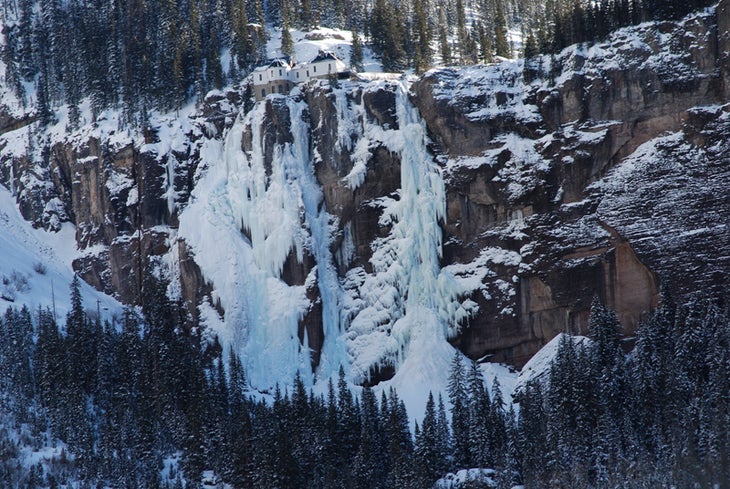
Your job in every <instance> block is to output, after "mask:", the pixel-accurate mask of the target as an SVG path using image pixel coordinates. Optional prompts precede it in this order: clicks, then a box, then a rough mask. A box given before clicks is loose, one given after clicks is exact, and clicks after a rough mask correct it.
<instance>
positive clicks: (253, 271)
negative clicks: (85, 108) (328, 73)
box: [224, 98, 345, 388]
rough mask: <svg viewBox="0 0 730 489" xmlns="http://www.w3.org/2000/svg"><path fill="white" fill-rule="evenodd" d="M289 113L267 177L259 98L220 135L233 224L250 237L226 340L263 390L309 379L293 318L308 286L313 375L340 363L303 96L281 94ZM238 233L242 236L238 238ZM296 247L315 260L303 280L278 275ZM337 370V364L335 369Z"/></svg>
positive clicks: (334, 285) (335, 291)
mask: <svg viewBox="0 0 730 489" xmlns="http://www.w3.org/2000/svg"><path fill="white" fill-rule="evenodd" d="M286 104H287V107H288V109H289V112H290V121H291V133H292V136H293V142H292V143H286V144H283V145H278V144H277V145H276V147H275V148H273V158H272V161H271V162H270V167H269V168H270V174H269V175H267V171H266V166H265V161H264V154H265V148H264V147H263V138H262V125H263V123H264V121H265V113H264V111H265V104H258V105H257V106H256V107H255V109H254V110H253V111H252V112H250V113H249V114H248V115H247V116H246V117H245V118H243V119H239V120H238V121H237V122H236V123H235V124H234V126H233V128H232V129H231V131H230V133H229V134H228V137H227V139H226V145H225V152H224V159H225V163H226V173H227V183H226V194H227V200H228V202H229V203H230V206H231V211H232V217H233V220H234V222H235V223H236V225H237V226H238V227H239V229H241V230H242V231H244V233H245V234H246V235H247V236H249V238H250V240H249V241H248V242H247V243H246V246H244V247H243V250H242V251H243V252H244V254H245V255H247V259H245V260H244V262H243V265H244V267H245V271H244V273H245V276H246V277H245V280H243V281H239V282H238V285H239V286H240V287H241V290H238V291H237V295H238V297H239V298H240V299H241V300H242V301H243V304H241V305H240V306H241V307H238V308H237V310H238V311H239V316H241V317H240V318H239V321H238V322H239V324H231V323H230V320H231V319H232V318H228V317H227V318H226V319H227V321H226V322H227V323H229V326H228V327H229V328H230V327H233V328H235V330H236V332H237V334H236V335H235V336H234V338H232V340H233V342H234V345H235V347H236V348H237V349H238V350H239V351H240V352H241V353H242V357H243V359H244V363H245V364H246V367H247V372H248V375H249V379H250V381H251V383H252V385H253V386H254V387H257V388H269V387H271V386H273V385H274V384H275V383H276V382H288V381H289V380H291V379H292V378H293V376H294V374H295V373H296V371H297V370H299V371H300V372H301V373H302V375H303V377H304V378H305V380H308V381H310V382H311V381H312V376H311V374H312V372H311V369H310V368H309V351H308V346H307V340H306V337H305V344H304V345H303V346H302V345H301V344H300V341H299V338H298V336H297V330H298V325H299V321H300V320H301V318H302V317H303V315H304V314H305V312H306V311H307V309H308V308H309V307H310V302H309V300H308V299H307V297H306V288H307V286H308V285H314V284H313V282H312V281H314V280H317V285H318V286H319V290H320V294H321V301H322V309H323V328H324V335H325V343H324V345H323V348H322V354H321V360H320V366H319V370H318V373H320V374H321V375H323V376H325V377H326V376H329V375H330V374H331V373H332V371H333V370H334V369H336V368H338V367H339V365H340V363H342V362H344V361H345V358H344V357H345V355H344V346H343V344H342V339H341V333H340V321H339V313H338V311H339V302H338V297H339V295H340V294H339V289H340V287H339V282H338V280H337V275H336V272H335V269H334V266H333V264H332V256H331V253H330V250H329V242H330V228H329V222H328V221H329V216H328V214H327V212H326V211H325V210H324V208H323V206H322V205H321V203H322V200H323V197H322V192H321V189H320V187H319V185H318V183H317V181H316V178H315V176H314V173H313V167H312V157H311V155H310V152H309V127H308V124H307V122H306V121H305V120H304V117H303V116H304V109H305V107H306V105H305V104H304V103H303V102H296V101H294V100H293V99H289V98H287V99H286ZM247 125H250V128H251V136H252V137H251V140H252V151H251V153H250V154H246V153H245V152H244V151H242V149H241V141H242V136H243V133H244V130H245V128H246V126H247ZM241 239H244V238H243V236H242V237H241ZM292 251H294V252H295V255H296V258H297V259H298V260H299V262H301V261H302V260H303V257H304V253H305V252H308V253H310V254H311V255H313V256H314V258H315V261H316V263H317V266H316V268H315V269H313V270H312V272H311V273H310V275H309V277H307V283H306V284H305V285H303V286H289V285H287V284H286V283H284V281H282V280H281V278H280V277H281V273H282V270H283V267H284V263H285V261H286V259H287V257H288V256H289V254H290V252H292ZM335 371H336V370H335Z"/></svg>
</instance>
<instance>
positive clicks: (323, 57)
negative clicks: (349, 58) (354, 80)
mask: <svg viewBox="0 0 730 489" xmlns="http://www.w3.org/2000/svg"><path fill="white" fill-rule="evenodd" d="M327 60H333V61H341V60H340V58H338V57H337V56H336V55H335V53H333V52H332V51H325V50H323V49H320V51H319V53H317V56H316V57H315V58H314V59H313V60H312V61H310V63H317V62H319V61H327Z"/></svg>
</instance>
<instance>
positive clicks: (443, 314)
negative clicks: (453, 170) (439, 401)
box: [346, 86, 471, 389]
mask: <svg viewBox="0 0 730 489" xmlns="http://www.w3.org/2000/svg"><path fill="white" fill-rule="evenodd" d="M397 118H398V126H399V127H398V129H394V130H388V131H385V133H384V134H383V142H384V144H385V145H386V146H387V147H388V149H390V150H391V151H393V152H394V153H397V154H398V155H399V156H400V160H401V188H400V191H399V196H398V198H382V199H379V204H380V205H381V206H382V208H383V214H382V215H381V218H380V224H381V225H383V226H387V225H390V226H391V232H390V233H389V235H388V236H387V237H385V238H382V239H378V240H376V241H375V242H374V243H373V245H372V247H373V256H372V259H371V263H372V265H373V272H372V273H371V274H366V273H365V272H364V270H363V269H356V270H352V271H351V272H350V273H348V277H347V281H346V288H347V290H348V292H350V291H353V290H354V291H355V292H354V293H352V292H350V296H349V297H348V301H347V304H346V305H347V312H348V317H347V319H349V329H348V335H347V338H348V349H349V353H350V360H351V362H352V367H353V368H352V374H353V378H354V379H355V380H356V381H357V380H362V379H364V378H367V377H368V376H369V375H370V373H371V372H372V369H373V368H377V367H379V366H382V365H384V364H385V365H388V364H389V365H391V366H393V367H395V368H396V370H397V374H396V378H395V379H394V381H393V382H394V383H395V384H396V385H399V384H401V383H400V382H399V380H401V379H402V380H404V381H405V377H410V382H409V383H410V384H411V385H413V387H414V388H416V389H418V388H421V387H420V386H419V385H418V384H419V383H418V379H420V378H421V377H424V376H425V377H430V378H431V380H436V379H438V378H440V377H441V376H442V370H443V369H444V368H446V369H448V362H449V361H450V358H451V356H452V355H453V351H454V350H453V348H452V347H451V346H450V345H449V343H448V342H447V339H448V337H450V336H452V335H453V334H454V333H455V332H456V328H457V327H458V326H457V324H458V322H459V321H461V320H463V319H464V318H465V317H467V316H468V315H469V313H470V311H469V310H468V309H469V308H470V307H471V306H470V304H469V303H468V301H467V302H465V303H462V302H460V301H459V300H458V296H459V293H460V292H461V290H460V287H459V285H458V284H457V282H456V281H455V279H454V277H453V275H452V274H451V273H449V272H448V271H446V270H442V269H441V267H440V258H441V251H442V230H441V227H440V221H442V220H443V219H444V217H445V212H446V198H445V189H444V181H443V178H442V175H441V170H440V168H439V167H438V166H437V165H436V163H435V162H434V158H433V155H431V154H429V152H428V150H427V146H426V144H427V142H428V139H427V133H426V127H425V123H424V122H423V121H422V119H421V118H420V115H419V114H418V110H417V109H416V108H415V107H414V106H413V105H412V104H411V103H410V101H409V100H408V95H407V90H406V87H404V86H399V87H398V90H397ZM414 381H415V382H414ZM405 383H408V382H404V383H403V384H405ZM402 387H403V385H399V388H402Z"/></svg>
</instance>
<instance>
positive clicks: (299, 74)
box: [253, 51, 350, 101]
mask: <svg viewBox="0 0 730 489" xmlns="http://www.w3.org/2000/svg"><path fill="white" fill-rule="evenodd" d="M349 73H350V72H349V70H348V69H347V65H345V63H344V62H343V61H342V60H341V59H340V58H338V57H337V56H335V54H334V53H332V52H330V51H320V52H319V54H318V55H317V57H316V58H314V59H313V60H312V61H310V62H308V63H301V64H293V63H288V62H287V61H285V60H284V59H281V58H278V59H275V60H273V61H272V62H271V63H270V64H268V65H265V66H259V67H257V68H256V69H254V71H253V89H254V95H255V98H256V100H257V101H258V100H263V99H264V98H265V97H266V96H267V95H270V94H272V93H281V94H286V93H289V91H290V90H291V89H292V88H294V86H295V85H297V84H299V83H306V82H308V81H309V80H312V79H316V78H327V77H330V76H333V75H334V76H337V77H338V78H342V77H345V76H348V75H349Z"/></svg>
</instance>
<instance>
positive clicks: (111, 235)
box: [0, 92, 240, 318]
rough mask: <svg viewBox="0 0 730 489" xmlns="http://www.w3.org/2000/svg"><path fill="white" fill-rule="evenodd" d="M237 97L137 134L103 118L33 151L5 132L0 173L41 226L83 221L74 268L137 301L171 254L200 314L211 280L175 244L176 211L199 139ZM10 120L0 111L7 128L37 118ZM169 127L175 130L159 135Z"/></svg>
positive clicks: (213, 100) (221, 122)
mask: <svg viewBox="0 0 730 489" xmlns="http://www.w3.org/2000/svg"><path fill="white" fill-rule="evenodd" d="M239 104H240V96H239V94H238V93H236V92H231V93H229V94H227V96H224V95H215V96H213V97H210V98H209V99H207V100H206V101H205V104H204V105H203V107H202V108H201V109H200V113H199V114H197V117H196V118H194V119H189V120H183V121H182V123H180V122H174V121H171V120H166V121H163V123H164V125H162V126H159V127H157V128H156V129H149V128H148V129H145V130H144V131H142V132H141V133H140V134H138V135H134V134H130V133H129V132H128V131H125V130H122V131H119V130H116V129H112V127H114V126H115V125H116V123H115V121H106V120H100V121H98V122H97V123H94V124H92V125H90V126H87V127H84V128H82V129H81V130H80V131H76V132H73V133H71V134H70V135H69V136H68V137H66V138H64V139H63V140H60V141H59V140H58V138H56V139H52V138H51V142H47V141H46V143H44V144H45V146H43V147H39V148H30V151H28V150H27V149H26V148H23V151H22V152H19V151H18V150H17V148H18V146H19V145H18V144H17V141H13V139H11V138H8V139H6V140H5V141H3V142H4V143H5V144H6V145H7V149H8V150H7V151H4V152H3V153H2V156H1V159H2V167H1V168H2V171H0V177H1V179H2V183H3V184H4V185H5V186H6V187H8V188H10V189H12V190H13V191H14V192H15V194H16V197H17V200H18V203H19V207H20V210H21V213H22V214H23V216H24V217H25V218H26V219H27V220H28V221H30V222H32V223H33V225H34V226H36V227H42V228H46V229H49V230H55V229H58V227H59V226H60V225H61V224H62V223H63V222H65V221H70V222H72V223H74V224H75V225H76V240H77V244H78V247H79V249H80V250H81V256H80V257H79V258H77V259H76V260H75V261H74V269H75V270H76V271H77V272H78V273H79V275H80V276H81V277H82V278H83V279H84V280H85V281H87V282H88V283H90V284H91V285H93V286H94V287H96V288H97V289H99V290H102V291H104V292H106V293H108V294H110V295H114V296H115V297H117V298H118V299H119V300H121V301H122V302H125V303H130V304H135V303H138V302H139V297H140V293H141V292H142V275H143V274H144V273H146V272H147V271H149V270H151V269H153V268H159V267H158V265H159V262H160V260H161V258H162V257H164V256H166V255H170V254H171V253H172V252H173V251H174V252H175V253H173V254H174V256H175V259H176V260H177V261H176V263H175V264H174V267H173V268H174V269H175V270H173V271H172V273H173V274H174V275H176V276H178V280H179V282H180V287H179V292H180V294H181V297H180V298H181V299H183V300H184V301H185V302H186V303H187V304H188V310H189V312H190V314H191V318H195V317H196V316H197V307H196V304H197V303H199V302H200V300H202V298H203V297H204V296H205V295H206V294H207V293H209V292H210V287H209V286H208V285H207V284H206V283H205V281H204V280H203V277H202V275H201V273H200V270H199V269H198V268H197V265H195V262H194V261H193V260H192V259H191V258H190V256H189V254H188V253H187V251H186V249H185V246H184V242H179V243H178V242H175V235H176V227H177V216H178V212H179V210H180V209H181V208H182V207H183V206H184V205H185V203H186V201H187V198H188V196H189V195H190V191H191V189H192V187H193V175H194V173H195V171H196V168H197V164H198V162H199V161H200V156H199V150H200V146H201V143H202V141H204V140H205V139H210V138H216V137H220V134H221V133H222V131H223V130H224V128H225V126H226V124H228V125H230V122H231V120H232V115H235V113H234V110H237V107H238V105H239ZM8 118H9V116H8V117H5V116H0V120H1V121H2V123H3V124H4V125H5V126H8V127H9V128H10V130H12V129H13V128H14V127H22V126H23V125H24V124H27V123H29V122H32V119H30V118H29V119H27V120H26V119H22V120H14V121H8V120H6V119H8ZM226 118H228V121H227V122H226ZM162 128H166V129H168V130H169V132H166V133H164V134H157V132H158V131H161V130H162ZM22 131H24V129H20V130H18V131H16V132H17V133H20V132H22ZM176 131H179V132H180V133H184V137H182V138H178V139H179V142H177V143H176V142H175V141H171V139H172V136H173V135H174V133H175V132H176ZM171 133H172V134H171ZM11 134H12V133H11ZM41 142H42V143H43V141H41ZM0 145H2V143H0ZM13 148H16V149H13ZM165 268H168V273H170V270H169V267H165Z"/></svg>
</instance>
